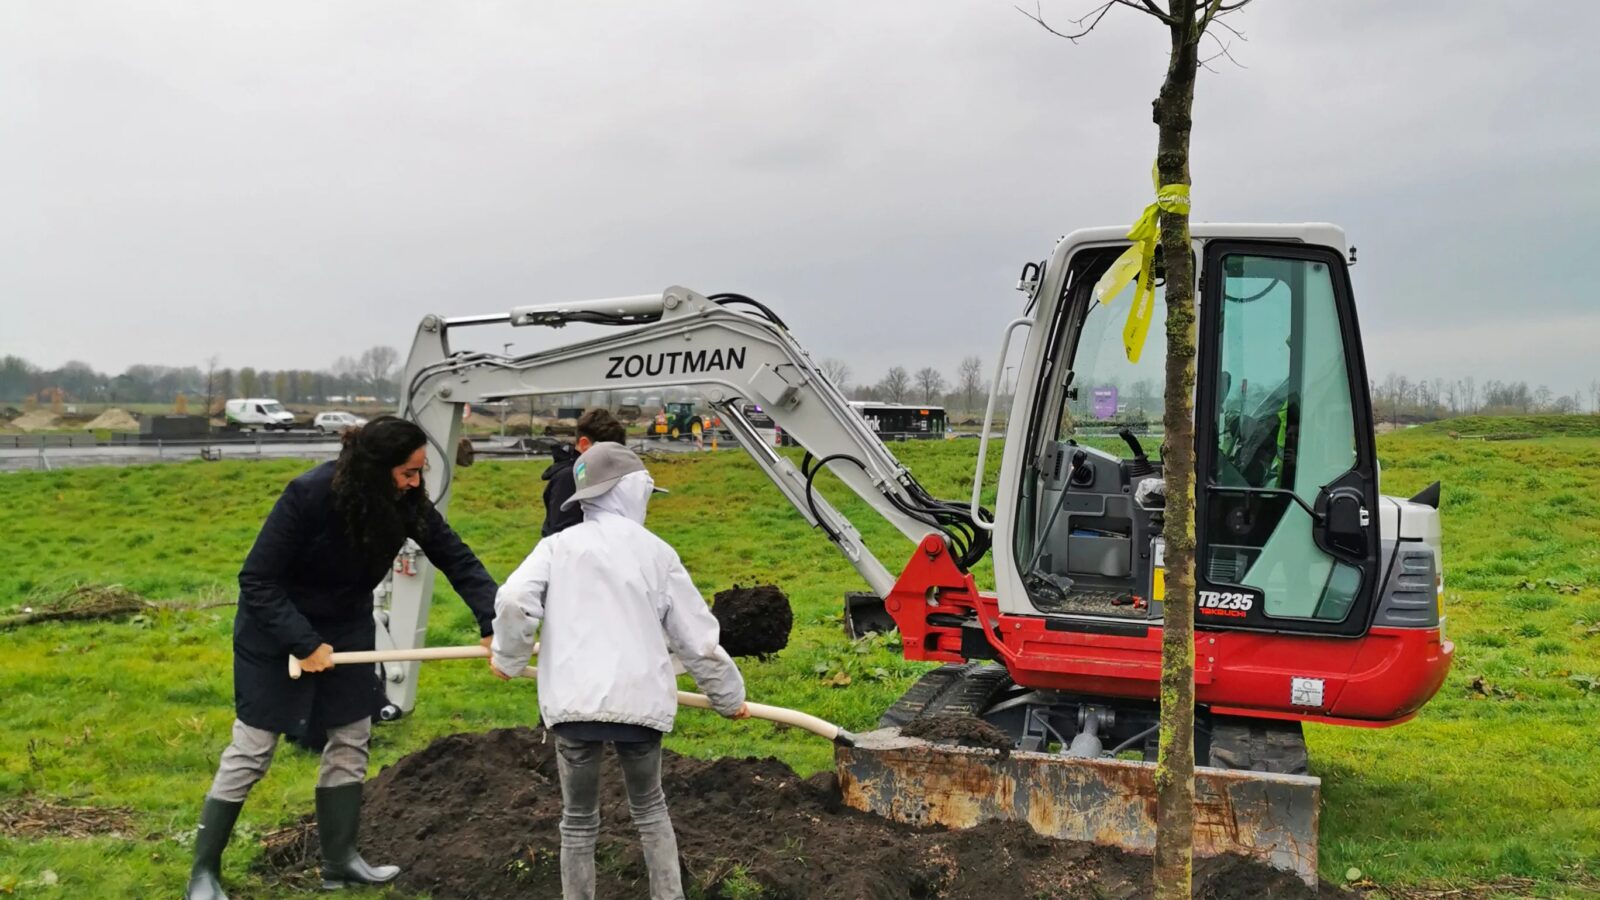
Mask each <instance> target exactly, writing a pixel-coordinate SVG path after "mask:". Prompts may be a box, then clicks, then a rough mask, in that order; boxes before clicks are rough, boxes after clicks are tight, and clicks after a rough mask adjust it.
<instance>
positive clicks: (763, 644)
mask: <svg viewBox="0 0 1600 900" xmlns="http://www.w3.org/2000/svg"><path fill="white" fill-rule="evenodd" d="M711 614H712V615H714V616H716V617H717V623H718V624H720V625H721V626H722V649H724V650H726V651H728V655H729V656H755V657H759V658H762V659H765V658H766V657H768V656H770V655H772V654H774V653H777V652H778V651H779V650H782V649H783V648H785V647H787V646H789V632H790V631H791V630H792V629H793V628H794V611H793V610H791V609H790V608H789V598H788V597H787V596H785V595H784V593H783V591H780V590H778V589H777V587H775V586H773V585H770V584H758V585H756V586H755V587H748V588H747V587H740V586H739V585H737V584H736V585H734V586H733V587H732V588H730V589H729V590H726V591H719V592H718V593H717V595H716V596H715V597H713V598H712V601H711Z"/></svg>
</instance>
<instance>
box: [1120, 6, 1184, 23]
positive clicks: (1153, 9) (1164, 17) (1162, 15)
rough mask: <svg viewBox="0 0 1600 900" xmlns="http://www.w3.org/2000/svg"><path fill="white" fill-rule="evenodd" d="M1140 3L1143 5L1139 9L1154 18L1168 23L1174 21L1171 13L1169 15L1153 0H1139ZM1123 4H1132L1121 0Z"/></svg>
mask: <svg viewBox="0 0 1600 900" xmlns="http://www.w3.org/2000/svg"><path fill="white" fill-rule="evenodd" d="M1140 3H1141V4H1142V5H1143V6H1144V9H1143V10H1141V12H1148V13H1149V14H1150V15H1152V16H1155V17H1156V18H1158V19H1160V20H1161V21H1163V22H1165V23H1167V24H1168V25H1171V24H1173V23H1174V22H1175V21H1176V20H1175V19H1173V18H1172V16H1171V15H1169V14H1168V13H1167V12H1166V11H1164V10H1163V9H1162V8H1161V7H1159V6H1157V5H1156V4H1155V2H1154V0H1140ZM1123 4H1124V5H1125V6H1132V5H1133V4H1132V3H1129V2H1127V0H1123Z"/></svg>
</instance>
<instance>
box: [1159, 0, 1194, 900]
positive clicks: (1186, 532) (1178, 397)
mask: <svg viewBox="0 0 1600 900" xmlns="http://www.w3.org/2000/svg"><path fill="white" fill-rule="evenodd" d="M1171 13H1172V19H1173V24H1172V25H1171V26H1170V27H1171V31H1172V56H1171V59H1170V61H1169V63H1168V65H1167V78H1166V81H1165V82H1163V83H1162V85H1161V94H1160V95H1159V97H1157V99H1156V103H1155V119H1156V125H1157V126H1158V129H1159V149H1158V151H1157V155H1156V170H1157V174H1158V176H1159V178H1160V182H1161V184H1163V185H1168V184H1188V183H1189V128H1190V114H1191V111H1192V110H1193V108H1194V82H1195V72H1196V69H1197V68H1198V65H1199V59H1198V53H1199V42H1200V23H1199V22H1197V21H1196V19H1195V2H1194V0H1173V3H1172V4H1171ZM1190 248H1191V243H1190V239H1189V214H1188V212H1187V211H1183V212H1171V211H1167V210H1163V211H1162V212H1161V256H1162V259H1163V262H1164V265H1165V270H1166V302H1167V373H1166V375H1167V385H1166V410H1165V413H1164V415H1163V417H1162V423H1163V425H1164V427H1165V431H1166V437H1165V440H1164V443H1163V447H1162V451H1161V459H1162V468H1163V474H1164V475H1165V477H1166V512H1165V523H1164V525H1163V528H1162V537H1163V539H1164V540H1165V543H1166V572H1165V579H1166V595H1165V602H1164V605H1163V607H1162V611H1163V616H1164V622H1163V628H1162V640H1161V728H1160V735H1161V737H1160V749H1159V751H1158V756H1157V760H1156V851H1155V896H1156V897H1157V898H1158V900H1180V898H1181V900H1189V898H1190V897H1191V883H1192V879H1193V863H1194V602H1195V576H1194V572H1195V517H1194V496H1195V487H1194V485H1195V471H1194V379H1195V295H1194V288H1195V277H1194V257H1193V255H1192V252H1191V249H1190Z"/></svg>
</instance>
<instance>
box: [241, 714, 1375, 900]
mask: <svg viewBox="0 0 1600 900" xmlns="http://www.w3.org/2000/svg"><path fill="white" fill-rule="evenodd" d="M662 781H663V786H664V788H665V791H666V795H667V802H668V804H669V805H670V807H671V809H672V819H673V824H674V825H675V827H676V830H677V834H678V848H679V853H680V856H681V858H682V863H683V869H684V874H685V879H684V881H685V887H686V888H688V889H689V892H690V896H704V897H707V898H731V897H762V898H783V900H788V898H839V900H862V898H874V900H900V898H905V900H910V898H944V900H953V898H974V900H976V898H981V900H993V898H996V897H1051V898H1066V900H1072V898H1096V900H1107V898H1118V900H1127V898H1140V897H1147V896H1149V895H1150V890H1149V887H1148V882H1149V876H1150V866H1151V863H1150V858H1149V857H1148V856H1140V855H1135V854H1128V853H1123V852H1121V851H1118V850H1114V849H1111V848H1107V847H1100V846H1097V845H1094V844H1086V843H1072V842H1065V841H1056V840H1051V839H1049V838H1044V837H1040V836H1039V835H1037V834H1035V833H1034V832H1033V831H1032V830H1031V829H1030V828H1028V827H1027V826H1026V825H1024V824H1020V823H989V824H986V825H981V826H978V827H976V828H972V829H968V830H966V831H944V830H941V829H933V828H914V827H911V826H908V825H901V824H897V823H894V822H890V821H888V820H886V819H882V818H879V817H877V816H873V815H869V814H866V813H861V812H857V811H855V810H852V809H848V808H845V807H843V806H842V805H841V803H840V798H839V790H838V785H837V783H836V782H835V780H834V778H833V776H832V775H831V774H826V773H825V774H822V775H817V776H814V777H812V778H801V777H799V776H798V775H796V774H795V773H794V771H793V770H791V769H790V768H789V767H788V766H785V765H784V764H783V763H781V762H778V761H777V760H774V759H743V758H728V759H718V760H698V759H691V758H688V757H684V756H679V755H677V754H674V753H671V752H667V753H666V754H664V759H663V761H662ZM601 783H602V799H601V821H602V825H601V832H600V841H599V846H598V851H597V855H596V858H597V862H598V867H597V868H598V871H599V884H598V893H597V896H598V897H601V898H625V897H642V896H646V895H647V893H648V878H647V875H646V872H645V868H644V862H643V858H642V856H641V854H640V850H639V841H638V837H637V835H636V833H635V832H634V830H633V827H632V825H631V824H630V822H629V819H628V803H627V797H626V795H625V791H624V789H623V785H622V776H621V772H620V771H618V770H617V768H616V765H615V757H614V756H613V755H611V754H610V753H607V755H606V760H605V765H604V771H603V774H602V782H601ZM560 821H561V788H560V781H559V776H558V774H557V771H556V761H555V745H554V743H553V742H546V741H544V740H543V739H542V732H539V731H535V730H533V729H529V728H514V729H499V730H495V731H489V732H485V733H479V734H456V735H450V736H448V737H444V738H440V739H439V740H437V741H434V742H433V743H432V744H430V745H429V746H428V747H426V748H424V749H423V750H420V751H418V752H417V753H414V754H412V755H410V756H408V757H405V758H404V759H402V760H400V761H399V762H397V763H395V764H394V765H392V766H390V767H388V768H386V769H384V770H383V772H382V773H381V774H379V775H378V777H377V778H375V779H373V780H372V781H371V782H369V783H368V784H367V789H366V804H365V807H364V809H363V811H362V828H363V832H362V852H363V854H364V855H365V856H366V858H367V859H368V860H369V861H370V862H374V863H395V864H398V865H400V866H401V867H402V870H403V871H402V874H401V876H400V881H399V886H400V887H401V889H402V890H405V891H409V892H415V893H422V892H426V893H428V894H429V895H430V896H432V897H434V898H437V900H445V898H461V897H500V898H524V897H526V898H546V897H555V896H559V895H560V893H561V875H560V857H561V849H560V848H561V836H560V832H559V824H560ZM265 843H266V852H265V853H264V854H263V856H262V865H264V866H266V867H267V868H268V869H269V870H270V871H272V872H274V873H276V877H278V878H280V879H283V880H285V881H287V882H290V883H297V882H302V881H306V880H307V877H308V876H307V873H308V872H309V871H310V870H311V868H312V867H313V866H314V865H315V864H316V861H317V860H318V858H319V856H318V853H319V851H318V847H317V843H316V834H315V826H314V824H313V823H311V822H309V821H307V822H303V823H302V824H301V825H298V826H295V827H293V828H290V829H286V830H285V831H282V832H278V833H276V834H274V835H270V836H269V837H268V838H267V840H266V842H265ZM1195 885H1196V889H1195V896H1196V897H1204V898H1213V900H1234V898H1239V900H1242V898H1246V897H1249V898H1279V900H1305V898H1323V897H1340V896H1346V895H1345V894H1344V893H1343V892H1342V891H1340V890H1339V889H1338V888H1336V887H1333V886H1332V885H1324V886H1323V887H1322V889H1321V890H1312V889H1309V888H1307V887H1305V885H1303V884H1301V883H1300V881H1299V880H1298V879H1296V878H1295V877H1294V876H1292V875H1289V874H1287V873H1283V872H1276V871H1273V870H1271V869H1268V868H1265V867H1263V866H1261V865H1259V864H1256V863H1253V862H1247V861H1245V860H1242V859H1237V858H1219V859H1212V860H1200V861H1197V862H1196V866H1195Z"/></svg>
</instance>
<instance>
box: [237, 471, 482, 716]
mask: <svg viewBox="0 0 1600 900" xmlns="http://www.w3.org/2000/svg"><path fill="white" fill-rule="evenodd" d="M333 470H334V464H333V463H331V462H328V463H323V464H322V465H320V466H317V467H316V468H315V469H312V470H311V471H309V472H307V473H305V474H304V475H301V476H300V477H298V478H296V479H295V480H293V481H291V482H289V486H288V487H287V488H285V489H284V491H283V495H282V496H280V497H279V498H278V503H277V505H276V506H274V507H273V508H272V512H271V514H269V515H268V516H267V521H266V522H265V523H263V524H262V526H261V533H260V534H259V535H257V537H256V543H255V546H254V547H252V548H251V549H250V555H249V556H247V557H246V558H245V561H244V568H242V569H240V570H239V610H238V612H237V613H236V614H235V615H234V619H233V700H234V708H235V709H236V711H237V714H238V716H239V720H240V721H242V722H244V723H245V724H246V725H250V726H253V727H255V728H261V729H265V730H267V731H274V732H280V733H288V734H304V733H307V732H308V731H314V730H316V729H318V728H333V727H337V726H339V725H348V724H349V723H351V722H355V721H358V720H360V719H364V718H366V717H367V716H370V715H372V714H373V712H374V711H376V710H377V709H378V707H379V706H380V705H381V704H382V690H383V686H382V684H381V682H380V681H379V680H378V677H377V674H376V672H375V670H374V668H373V667H372V666H364V665H363V666H338V667H335V668H333V669H331V670H328V671H324V672H318V673H315V674H309V673H308V674H306V675H303V676H302V677H301V678H300V680H298V681H293V680H291V679H290V678H289V670H288V663H289V654H291V653H292V654H294V655H295V656H298V657H302V658H303V657H305V656H308V655H310V654H311V653H312V651H314V650H316V649H317V646H318V645H320V644H324V643H326V644H329V645H331V646H332V647H333V649H334V650H336V651H346V650H371V649H373V639H374V637H375V625H374V624H373V620H372V603H373V600H372V591H373V589H374V588H376V587H377V586H378V585H379V583H381V582H382V581H383V578H384V576H385V575H386V574H387V573H388V571H389V567H390V565H391V562H390V561H391V560H392V558H393V556H394V554H396V553H398V552H400V548H401V546H402V545H403V541H396V543H395V546H394V549H393V550H392V551H390V552H388V553H387V554H385V555H383V556H382V557H380V558H377V559H376V561H367V560H366V559H365V558H364V557H363V556H362V554H359V553H357V552H356V551H355V549H354V547H353V546H352V543H351V541H350V539H349V537H348V536H347V535H346V533H345V527H344V520H343V518H342V517H341V515H340V513H339V511H338V509H336V508H335V506H334V502H333ZM402 502H413V503H417V504H419V505H420V506H421V513H422V515H421V522H422V526H423V527H422V528H421V529H412V531H413V532H416V531H420V532H421V533H411V534H409V535H408V536H409V537H410V538H411V539H412V540H414V541H416V542H417V545H418V546H420V547H421V548H422V552H423V553H424V554H425V555H426V556H427V557H428V561H429V562H431V563H433V564H434V566H436V567H437V568H438V569H439V571H440V572H442V573H444V576H445V577H446V578H448V579H449V580H450V586H451V587H453V588H455V589H456V592H457V593H458V594H460V595H461V597H462V598H463V599H464V600H466V602H467V605H468V606H470V607H471V608H472V612H473V615H474V616H475V617H476V618H477V620H478V630H479V633H480V634H483V635H489V634H492V633H493V631H494V595H495V591H496V586H495V582H494V579H492V578H490V577H489V573H488V572H487V571H485V570H484V568H483V564H482V563H480V562H478V558H477V557H476V556H474V555H473V553H472V549H471V548H469V547H468V546H467V545H466V544H465V543H463V542H462V540H461V538H459V537H457V536H456V533H455V532H454V531H452V530H451V529H450V526H449V525H447V524H445V521H444V517H443V516H441V515H439V512H438V510H436V509H434V508H433V504H432V503H429V502H428V500H427V498H426V497H425V496H423V492H422V491H420V490H417V491H412V492H410V494H408V496H407V499H406V500H405V501H402Z"/></svg>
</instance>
